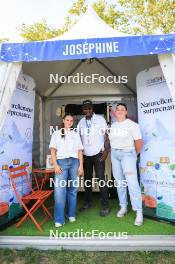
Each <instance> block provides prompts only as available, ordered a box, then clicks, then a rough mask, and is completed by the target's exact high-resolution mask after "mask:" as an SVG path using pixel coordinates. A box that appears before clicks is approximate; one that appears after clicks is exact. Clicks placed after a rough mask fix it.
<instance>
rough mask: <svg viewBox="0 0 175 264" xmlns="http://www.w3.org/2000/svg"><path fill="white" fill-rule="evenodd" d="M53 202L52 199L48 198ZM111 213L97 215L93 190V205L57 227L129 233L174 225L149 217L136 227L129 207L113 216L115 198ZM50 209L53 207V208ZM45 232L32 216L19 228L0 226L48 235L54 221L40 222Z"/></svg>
mask: <svg viewBox="0 0 175 264" xmlns="http://www.w3.org/2000/svg"><path fill="white" fill-rule="evenodd" d="M82 196H83V194H81V193H80V194H79V197H78V201H79V204H78V208H79V207H80V206H81V205H82V202H83V199H82ZM49 203H50V205H52V206H53V200H50V201H49ZM110 207H111V213H110V215H108V216H106V217H100V216H99V210H100V197H99V194H94V203H93V207H92V209H90V210H89V211H87V212H84V213H79V212H78V214H77V221H76V222H75V223H69V222H66V224H65V225H64V227H62V228H60V229H59V230H60V231H64V232H75V231H77V229H79V230H82V232H83V233H85V232H92V230H98V231H99V232H105V233H107V232H115V233H117V234H118V233H119V232H120V233H121V232H127V234H128V235H175V226H174V225H172V224H169V223H166V222H158V221H155V220H151V219H147V218H145V219H144V225H143V226H141V227H136V226H134V225H133V223H134V218H135V213H134V212H132V210H130V211H129V213H128V214H127V215H126V216H125V217H124V218H121V219H119V218H116V216H115V215H116V210H117V209H118V202H117V201H116V200H110ZM52 212H53V209H52ZM35 216H36V219H37V220H42V219H43V214H42V213H41V212H38V213H37V214H36V215H35ZM43 230H44V233H41V232H39V231H38V230H37V229H36V228H35V226H34V224H33V222H32V221H31V220H29V219H28V220H27V221H25V222H24V223H23V224H22V226H21V227H20V228H16V227H15V225H13V226H10V227H9V228H7V229H5V230H3V231H2V232H1V233H0V235H19V236H43V235H44V236H49V235H50V230H53V231H54V232H55V231H56V228H55V226H54V223H53V221H48V222H46V223H45V224H44V225H43Z"/></svg>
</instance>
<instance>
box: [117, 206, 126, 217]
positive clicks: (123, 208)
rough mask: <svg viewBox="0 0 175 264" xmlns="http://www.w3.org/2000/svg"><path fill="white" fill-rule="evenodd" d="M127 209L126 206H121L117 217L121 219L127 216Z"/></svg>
mask: <svg viewBox="0 0 175 264" xmlns="http://www.w3.org/2000/svg"><path fill="white" fill-rule="evenodd" d="M127 212H128V211H127V207H126V206H121V208H120V210H119V211H118V213H117V215H116V216H117V217H123V216H124V215H125V214H127Z"/></svg>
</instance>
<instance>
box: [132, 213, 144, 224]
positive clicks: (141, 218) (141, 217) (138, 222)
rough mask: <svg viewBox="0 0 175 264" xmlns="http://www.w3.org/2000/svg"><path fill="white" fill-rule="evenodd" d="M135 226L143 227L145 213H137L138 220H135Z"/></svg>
mask: <svg viewBox="0 0 175 264" xmlns="http://www.w3.org/2000/svg"><path fill="white" fill-rule="evenodd" d="M134 225H136V226H141V225H143V213H142V210H138V211H136V219H135V222H134Z"/></svg>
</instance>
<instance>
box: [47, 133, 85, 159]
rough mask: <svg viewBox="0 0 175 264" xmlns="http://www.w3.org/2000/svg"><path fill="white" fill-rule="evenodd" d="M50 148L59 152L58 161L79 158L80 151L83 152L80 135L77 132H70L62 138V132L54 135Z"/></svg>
mask: <svg viewBox="0 0 175 264" xmlns="http://www.w3.org/2000/svg"><path fill="white" fill-rule="evenodd" d="M49 148H55V149H56V150H57V154H56V157H57V159H66V158H78V150H83V145H82V143H81V138H80V135H79V134H78V133H77V132H75V131H68V132H66V133H65V136H64V137H61V130H58V131H55V132H54V133H53V134H52V137H51V140H50V145H49Z"/></svg>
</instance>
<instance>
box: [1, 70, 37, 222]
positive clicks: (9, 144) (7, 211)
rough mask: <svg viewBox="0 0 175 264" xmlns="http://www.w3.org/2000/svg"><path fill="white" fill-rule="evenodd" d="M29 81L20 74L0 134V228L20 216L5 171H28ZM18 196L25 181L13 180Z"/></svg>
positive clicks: (32, 95)
mask: <svg viewBox="0 0 175 264" xmlns="http://www.w3.org/2000/svg"><path fill="white" fill-rule="evenodd" d="M33 83H34V82H33V79H32V78H31V77H29V76H27V75H24V74H21V75H20V78H19V80H18V82H17V87H16V90H15V92H14V94H13V97H12V100H11V107H10V109H9V111H8V113H7V118H6V121H5V124H4V126H3V129H2V131H1V132H0V225H3V224H5V223H7V222H9V221H10V220H12V219H13V218H14V217H16V216H18V215H19V214H20V213H21V212H22V207H21V206H20V204H19V201H18V199H17V197H16V195H15V192H14V189H13V187H12V183H11V181H10V177H9V173H8V168H9V167H10V166H12V167H16V166H19V165H26V166H27V169H28V172H29V177H30V173H31V170H32V142H33V119H34V101H35V92H34V91H33ZM15 181H16V185H17V189H18V192H19V194H20V196H24V195H27V194H28V193H29V186H28V184H27V180H26V177H22V178H21V177H20V178H19V179H17V180H15Z"/></svg>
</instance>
